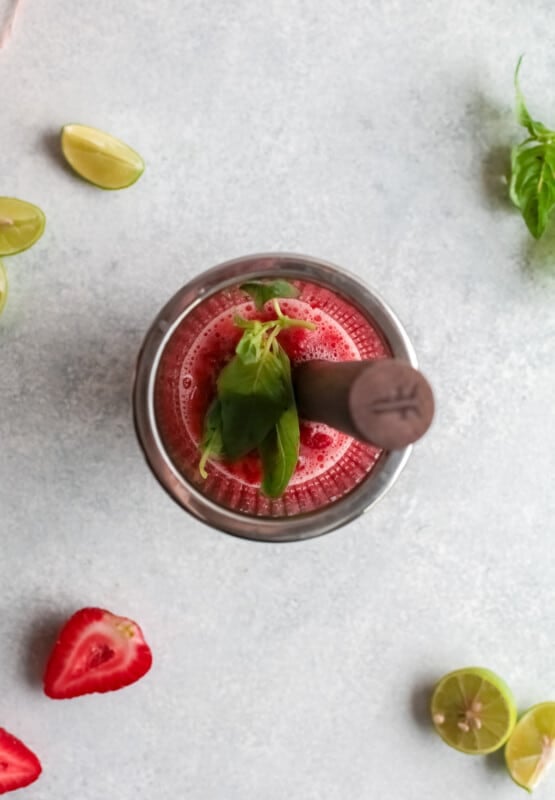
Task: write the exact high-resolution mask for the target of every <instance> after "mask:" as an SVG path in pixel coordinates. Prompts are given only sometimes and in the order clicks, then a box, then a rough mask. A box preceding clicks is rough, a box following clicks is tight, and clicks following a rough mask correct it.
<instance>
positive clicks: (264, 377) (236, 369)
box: [218, 349, 290, 459]
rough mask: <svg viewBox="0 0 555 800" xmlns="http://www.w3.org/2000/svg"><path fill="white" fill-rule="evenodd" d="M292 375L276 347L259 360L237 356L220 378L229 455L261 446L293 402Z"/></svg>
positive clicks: (245, 452)
mask: <svg viewBox="0 0 555 800" xmlns="http://www.w3.org/2000/svg"><path fill="white" fill-rule="evenodd" d="M289 383H290V377H289V380H288V375H287V374H286V371H285V367H284V363H283V360H282V359H280V358H279V357H278V356H277V355H276V354H275V352H274V351H273V350H272V349H269V350H264V352H263V354H262V356H261V357H260V358H259V359H258V361H254V362H249V363H245V362H244V361H243V360H242V359H241V358H240V356H238V355H237V356H235V357H234V358H233V359H232V360H231V361H230V362H229V364H227V366H225V367H224V368H223V370H222V371H221V373H220V376H219V378H218V396H219V398H220V402H221V406H222V441H223V449H224V452H225V454H226V455H227V456H229V458H231V459H237V458H241V456H244V455H246V454H247V453H248V452H249V451H250V450H253V449H254V448H255V447H258V445H259V444H260V442H262V440H263V439H264V438H265V437H266V436H267V435H268V433H269V432H270V431H271V429H272V428H273V427H274V425H275V424H276V423H277V421H278V419H279V418H280V416H281V414H282V412H283V411H284V410H285V409H286V408H287V406H288V405H289V400H290V386H289Z"/></svg>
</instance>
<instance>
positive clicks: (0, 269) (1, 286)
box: [0, 261, 8, 314]
mask: <svg viewBox="0 0 555 800" xmlns="http://www.w3.org/2000/svg"><path fill="white" fill-rule="evenodd" d="M7 299H8V276H7V275H6V268H5V266H4V265H3V264H2V262H1V261H0V314H1V313H2V311H3V310H4V306H5V305H6V300H7Z"/></svg>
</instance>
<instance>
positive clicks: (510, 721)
mask: <svg viewBox="0 0 555 800" xmlns="http://www.w3.org/2000/svg"><path fill="white" fill-rule="evenodd" d="M431 713H432V720H433V723H434V726H435V729H436V731H437V732H438V733H439V735H440V736H441V738H442V739H443V741H444V742H446V743H447V744H448V745H450V746H451V747H454V748H455V749H456V750H460V751H461V752H463V753H469V754H471V755H473V754H476V755H478V754H481V753H492V752H493V751H494V750H498V749H499V748H500V747H501V746H502V745H503V744H504V743H505V742H506V741H507V739H508V738H509V736H510V734H511V731H512V729H513V728H514V724H515V721H516V706H515V702H514V699H513V696H512V693H511V690H510V689H509V687H508V686H507V685H506V684H505V683H504V681H502V680H501V678H499V677H498V676H497V675H496V674H495V673H494V672H491V671H490V670H489V669H484V668H482V667H465V668H464V669H458V670H456V671H455V672H450V673H449V674H448V675H445V676H444V677H443V678H442V679H441V680H440V681H439V683H438V684H437V686H436V687H435V689H434V694H433V697H432V704H431Z"/></svg>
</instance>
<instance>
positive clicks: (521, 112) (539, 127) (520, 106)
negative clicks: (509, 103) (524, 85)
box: [514, 56, 555, 141]
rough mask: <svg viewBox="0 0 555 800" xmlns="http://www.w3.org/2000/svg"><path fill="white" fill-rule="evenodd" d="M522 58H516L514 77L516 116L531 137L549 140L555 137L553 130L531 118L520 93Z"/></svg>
mask: <svg viewBox="0 0 555 800" xmlns="http://www.w3.org/2000/svg"><path fill="white" fill-rule="evenodd" d="M522 59H523V56H520V58H519V59H518V64H517V65H516V70H515V79H514V81H515V92H516V118H517V120H518V122H519V123H520V125H522V127H523V128H527V129H528V132H529V133H530V136H531V137H532V138H534V139H537V140H538V141H549V140H551V139H553V138H555V131H551V130H549V128H546V127H545V125H543V123H541V122H536V121H535V120H533V119H532V117H531V116H530V114H529V112H528V109H527V108H526V103H525V102H524V95H523V94H522V90H521V88H520V83H519V80H518V74H519V72H520V67H521V65H522Z"/></svg>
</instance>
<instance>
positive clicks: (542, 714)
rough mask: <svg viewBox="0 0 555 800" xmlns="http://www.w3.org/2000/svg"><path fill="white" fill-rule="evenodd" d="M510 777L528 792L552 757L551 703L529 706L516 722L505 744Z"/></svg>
mask: <svg viewBox="0 0 555 800" xmlns="http://www.w3.org/2000/svg"><path fill="white" fill-rule="evenodd" d="M505 760H506V762H507V769H508V770H509V772H510V775H511V778H512V779H513V781H514V782H515V783H518V785H519V786H522V787H523V788H524V789H526V790H527V791H529V792H532V791H533V790H534V789H535V788H536V786H537V785H538V783H539V782H540V781H541V779H542V778H543V777H544V776H545V774H546V773H547V771H548V770H549V767H550V766H551V765H552V764H553V762H554V761H555V703H540V704H539V705H537V706H532V708H530V709H529V710H528V711H526V713H525V714H523V716H522V717H521V718H520V719H519V721H518V722H517V724H516V726H515V729H514V731H513V732H512V734H511V738H510V739H509V741H508V742H507V746H506V748H505Z"/></svg>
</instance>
